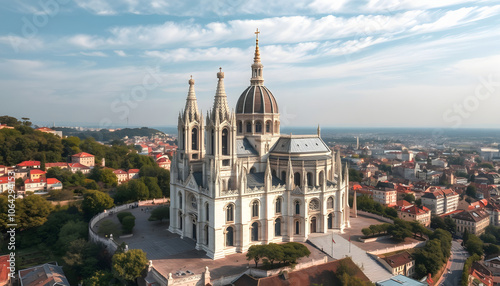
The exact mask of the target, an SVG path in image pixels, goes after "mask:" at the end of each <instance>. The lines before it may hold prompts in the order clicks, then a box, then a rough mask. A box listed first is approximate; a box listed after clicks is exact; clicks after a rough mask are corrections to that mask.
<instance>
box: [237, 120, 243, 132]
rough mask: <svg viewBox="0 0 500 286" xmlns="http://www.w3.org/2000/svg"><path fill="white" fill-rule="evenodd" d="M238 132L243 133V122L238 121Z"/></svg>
mask: <svg viewBox="0 0 500 286" xmlns="http://www.w3.org/2000/svg"><path fill="white" fill-rule="evenodd" d="M238 133H240V134H241V133H243V122H241V121H238Z"/></svg>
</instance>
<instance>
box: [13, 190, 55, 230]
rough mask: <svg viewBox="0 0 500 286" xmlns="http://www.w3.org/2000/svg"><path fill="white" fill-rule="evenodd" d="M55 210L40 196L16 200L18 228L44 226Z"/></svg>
mask: <svg viewBox="0 0 500 286" xmlns="http://www.w3.org/2000/svg"><path fill="white" fill-rule="evenodd" d="M52 210H53V207H52V204H51V203H49V202H48V201H47V200H46V199H45V198H43V197H41V196H38V195H31V196H27V197H25V198H24V199H18V200H16V216H17V220H18V222H17V226H18V228H20V229H28V228H32V227H37V226H41V225H43V224H44V223H45V222H46V221H47V217H48V216H49V214H50V212H51V211H52Z"/></svg>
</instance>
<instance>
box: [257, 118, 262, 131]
mask: <svg viewBox="0 0 500 286" xmlns="http://www.w3.org/2000/svg"><path fill="white" fill-rule="evenodd" d="M255 133H262V122H260V121H257V122H255Z"/></svg>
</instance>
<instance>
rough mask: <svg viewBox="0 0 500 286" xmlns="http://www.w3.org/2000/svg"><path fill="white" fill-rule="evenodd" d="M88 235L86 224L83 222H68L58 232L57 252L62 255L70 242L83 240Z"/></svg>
mask: <svg viewBox="0 0 500 286" xmlns="http://www.w3.org/2000/svg"><path fill="white" fill-rule="evenodd" d="M87 235H88V224H87V223H85V222H83V221H68V222H67V223H65V224H64V225H63V226H62V228H61V230H60V231H59V240H58V241H57V245H58V250H59V252H60V253H64V252H65V251H66V249H67V248H68V246H69V245H70V243H71V242H72V241H75V240H78V239H84V238H86V237H87Z"/></svg>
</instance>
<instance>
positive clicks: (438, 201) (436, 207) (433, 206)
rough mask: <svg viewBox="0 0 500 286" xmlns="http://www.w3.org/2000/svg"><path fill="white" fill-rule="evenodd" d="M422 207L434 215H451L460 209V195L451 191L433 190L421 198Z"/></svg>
mask: <svg viewBox="0 0 500 286" xmlns="http://www.w3.org/2000/svg"><path fill="white" fill-rule="evenodd" d="M421 199H422V205H423V206H425V207H427V208H429V209H430V210H431V211H432V214H434V215H440V214H444V213H449V212H452V211H454V210H456V209H457V208H458V199H459V195H458V194H457V193H455V191H453V190H451V189H444V190H439V189H432V190H430V192H425V193H424V195H422V197H421Z"/></svg>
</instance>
